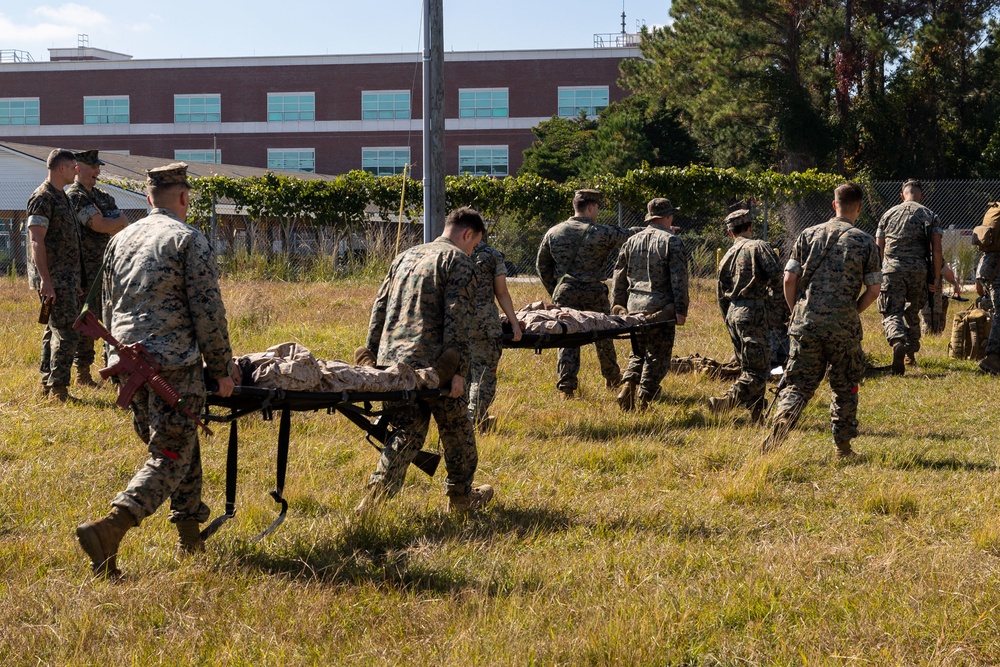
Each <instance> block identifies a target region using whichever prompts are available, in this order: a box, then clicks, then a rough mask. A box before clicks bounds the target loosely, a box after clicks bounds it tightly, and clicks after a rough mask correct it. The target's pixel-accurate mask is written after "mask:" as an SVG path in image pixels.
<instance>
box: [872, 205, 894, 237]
mask: <svg viewBox="0 0 1000 667" xmlns="http://www.w3.org/2000/svg"><path fill="white" fill-rule="evenodd" d="M890 210H891V209H890ZM888 217H889V211H886V212H885V213H883V214H882V217H881V218H879V219H878V227H876V228H875V238H877V239H884V238H885V221H886V218H888Z"/></svg>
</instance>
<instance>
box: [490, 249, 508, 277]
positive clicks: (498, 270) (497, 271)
mask: <svg viewBox="0 0 1000 667" xmlns="http://www.w3.org/2000/svg"><path fill="white" fill-rule="evenodd" d="M493 259H494V261H495V262H496V266H494V267H493V277H494V278H498V277H500V276H506V275H507V264H505V263H504V261H503V253H502V252H500V251H499V250H497V249H496V248H494V249H493Z"/></svg>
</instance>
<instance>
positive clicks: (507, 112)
mask: <svg viewBox="0 0 1000 667" xmlns="http://www.w3.org/2000/svg"><path fill="white" fill-rule="evenodd" d="M484 93H489V94H490V103H491V104H490V106H489V107H480V106H479V105H478V104H477V103H476V100H475V98H473V106H472V112H473V113H472V115H467V114H465V113H464V112H465V111H466V110H467V109H463V107H462V102H463V99H462V97H463V95H470V94H472V95H476V96H478V95H482V94H484ZM496 93H504V94H505V95H506V96H507V106H505V107H495V106H493V105H492V101H493V99H492V97H493V95H494V94H496ZM500 108H502V109H504V113H503V115H498V114H497V113H496V112H497V110H498V109H500ZM481 109H489V111H490V113H488V114H485V113H483V114H481V113H480V110H481ZM458 117H459V119H460V120H473V119H477V118H510V88H459V89H458Z"/></svg>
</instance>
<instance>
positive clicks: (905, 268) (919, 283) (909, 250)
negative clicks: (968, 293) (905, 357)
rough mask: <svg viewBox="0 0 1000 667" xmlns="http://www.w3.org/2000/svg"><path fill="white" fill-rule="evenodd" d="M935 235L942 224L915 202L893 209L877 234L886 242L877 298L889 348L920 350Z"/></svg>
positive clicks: (911, 351) (882, 221) (876, 235)
mask: <svg viewBox="0 0 1000 667" xmlns="http://www.w3.org/2000/svg"><path fill="white" fill-rule="evenodd" d="M934 234H938V235H940V234H941V222H940V221H939V220H938V217H937V216H936V215H935V214H934V213H933V212H932V211H931V210H930V209H929V208H927V207H926V206H924V205H923V204H920V203H918V202H915V201H904V202H903V203H902V204H899V205H897V206H893V207H892V208H890V209H889V210H888V211H886V212H885V214H884V215H883V216H882V218H881V219H880V220H879V221H878V229H877V230H876V231H875V237H876V238H880V239H885V250H884V253H883V254H884V259H883V260H882V291H881V292H879V295H878V312H880V313H882V326H883V327H884V328H885V338H886V340H887V341H889V344H890V345H894V344H895V343H898V342H902V343H904V344H905V345H906V347H907V351H908V352H910V353H914V352H917V351H918V350H919V349H920V309H921V308H923V307H924V304H925V303H926V302H927V294H928V291H927V286H928V285H929V284H930V280H928V266H927V258H928V257H929V244H930V237H931V236H933V235H934Z"/></svg>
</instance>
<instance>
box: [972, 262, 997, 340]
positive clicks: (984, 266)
mask: <svg viewBox="0 0 1000 667" xmlns="http://www.w3.org/2000/svg"><path fill="white" fill-rule="evenodd" d="M976 280H977V281H979V282H980V283H981V284H982V286H983V287H984V288H985V290H986V296H987V297H988V301H989V306H990V310H993V320H994V321H996V319H997V316H996V312H995V309H994V308H993V304H997V303H1000V252H984V253H983V256H982V258H981V259H980V260H979V264H978V265H977V266H976ZM984 301H986V299H984ZM984 353H985V354H987V355H989V354H1000V324H994V326H993V328H992V329H991V330H990V337H989V339H988V340H987V341H986V349H985V350H984Z"/></svg>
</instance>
